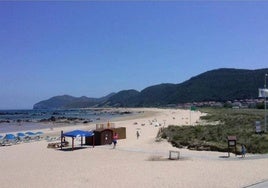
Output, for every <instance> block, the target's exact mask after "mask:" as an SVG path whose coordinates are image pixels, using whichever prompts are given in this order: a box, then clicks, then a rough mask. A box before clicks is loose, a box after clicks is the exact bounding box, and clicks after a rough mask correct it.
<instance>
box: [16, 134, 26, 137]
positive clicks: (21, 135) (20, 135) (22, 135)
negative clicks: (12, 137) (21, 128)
mask: <svg viewBox="0 0 268 188" xmlns="http://www.w3.org/2000/svg"><path fill="white" fill-rule="evenodd" d="M17 136H18V137H24V136H26V135H25V134H24V133H17Z"/></svg>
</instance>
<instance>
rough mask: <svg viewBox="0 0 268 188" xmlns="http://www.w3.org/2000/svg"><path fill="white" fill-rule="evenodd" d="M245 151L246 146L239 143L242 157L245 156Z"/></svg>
mask: <svg viewBox="0 0 268 188" xmlns="http://www.w3.org/2000/svg"><path fill="white" fill-rule="evenodd" d="M246 152H247V150H246V146H245V145H244V144H242V145H241V154H242V158H244V157H245V155H246Z"/></svg>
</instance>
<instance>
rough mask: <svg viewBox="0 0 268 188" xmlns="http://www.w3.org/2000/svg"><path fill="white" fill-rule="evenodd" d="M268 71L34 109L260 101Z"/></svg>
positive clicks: (234, 72)
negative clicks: (260, 89)
mask: <svg viewBox="0 0 268 188" xmlns="http://www.w3.org/2000/svg"><path fill="white" fill-rule="evenodd" d="M266 73H268V68H266V69H258V70H245V69H229V68H222V69H216V70H211V71H207V72H205V73H202V74H200V75H197V76H195V77H192V78H190V79H189V80H187V81H185V82H182V83H179V84H170V83H166V84H159V85H154V86H150V87H147V88H145V89H143V90H142V91H140V92H139V91H136V90H134V89H133V90H123V91H119V92H118V93H115V94H114V93H113V94H112V95H108V96H106V97H102V98H98V99H96V98H87V97H80V98H75V97H72V96H68V95H64V96H57V97H52V98H51V99H48V100H45V101H41V102H39V103H37V104H35V105H34V108H35V109H37V108H82V107H103V106H110V107H151V106H166V105H171V104H178V103H187V102H201V101H222V102H225V101H227V100H235V99H255V98H258V88H262V87H263V85H264V75H265V74H266Z"/></svg>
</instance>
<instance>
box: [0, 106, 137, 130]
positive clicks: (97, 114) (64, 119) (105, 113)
mask: <svg viewBox="0 0 268 188" xmlns="http://www.w3.org/2000/svg"><path fill="white" fill-rule="evenodd" d="M131 114H132V113H130V112H128V111H119V110H116V109H113V110H110V109H109V110H107V109H68V110H0V133H8V132H20V131H26V130H35V129H47V128H49V126H53V127H59V126H68V125H75V124H81V123H89V122H93V123H105V122H107V121H108V120H109V121H111V120H113V119H115V118H118V117H122V116H129V115H131Z"/></svg>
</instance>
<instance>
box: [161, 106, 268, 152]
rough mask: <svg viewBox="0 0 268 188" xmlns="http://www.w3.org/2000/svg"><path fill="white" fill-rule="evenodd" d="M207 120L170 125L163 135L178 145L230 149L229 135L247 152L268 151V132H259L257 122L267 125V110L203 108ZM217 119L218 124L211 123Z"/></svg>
mask: <svg viewBox="0 0 268 188" xmlns="http://www.w3.org/2000/svg"><path fill="white" fill-rule="evenodd" d="M201 111H202V112H204V113H207V116H203V117H201V120H204V121H205V122H207V124H205V125H204V123H203V124H202V125H196V126H181V127H178V126H172V125H170V126H168V127H167V128H165V129H163V130H162V132H161V134H160V135H161V137H162V138H166V139H168V141H169V142H171V143H172V144H173V145H174V146H176V147H179V148H180V147H187V148H189V149H194V150H208V151H224V152H226V151H228V144H227V136H233V135H234V136H236V137H237V151H238V154H239V152H240V146H241V144H244V145H246V148H247V152H250V153H268V134H256V133H255V121H261V124H262V125H263V124H264V120H263V119H264V111H263V110H255V109H201ZM212 122H217V124H216V125H211V123H212Z"/></svg>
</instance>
